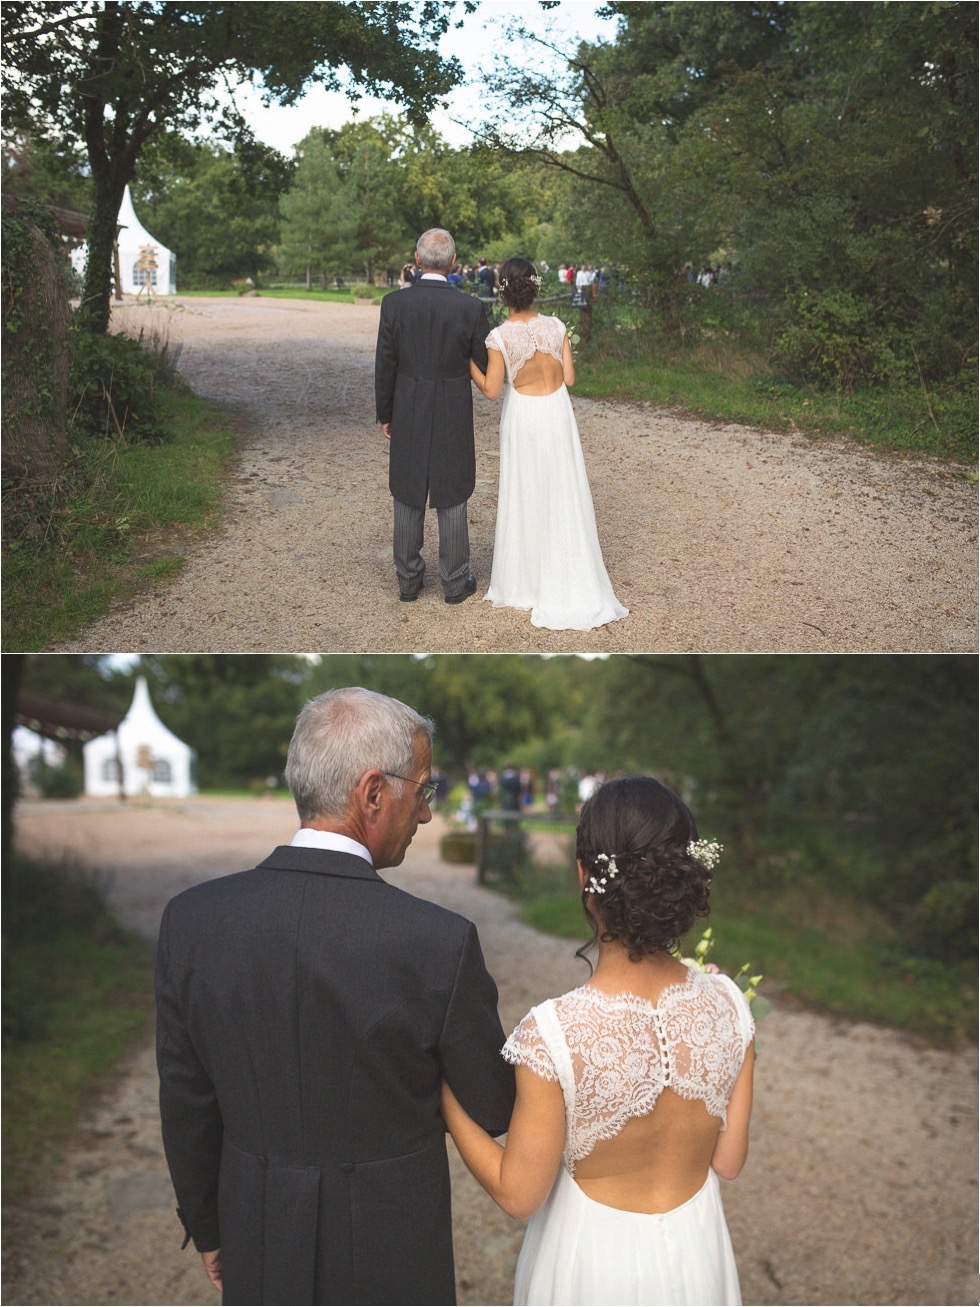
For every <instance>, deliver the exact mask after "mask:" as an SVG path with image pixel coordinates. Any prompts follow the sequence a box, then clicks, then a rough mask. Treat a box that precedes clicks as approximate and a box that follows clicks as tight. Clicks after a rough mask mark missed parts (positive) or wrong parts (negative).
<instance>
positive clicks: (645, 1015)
mask: <svg viewBox="0 0 980 1307" xmlns="http://www.w3.org/2000/svg"><path fill="white" fill-rule="evenodd" d="M753 1035H754V1025H753V1021H752V1017H751V1014H750V1012H749V1009H748V1004H747V1003H746V1001H745V999H744V997H743V995H742V994H741V991H740V990H739V989H738V987H737V986H736V985H735V984H734V983H733V982H732V981H731V980H729V979H728V977H727V976H721V975H712V974H706V973H702V972H699V971H696V970H694V969H690V970H689V971H688V975H687V978H686V979H685V980H684V981H683V982H681V983H680V984H677V985H671V986H669V987H668V988H667V989H665V990H664V991H663V993H662V994H661V995H660V998H659V1000H658V1002H657V1004H656V1005H655V1006H654V1005H653V1004H651V1003H650V1002H648V1001H647V1000H646V999H643V998H639V997H638V996H636V995H634V994H619V995H615V996H610V995H607V994H603V993H601V991H599V990H596V989H594V988H592V987H591V986H588V985H585V986H582V988H580V989H577V990H573V991H572V992H571V993H569V994H565V995H563V996H562V997H561V998H558V999H553V1000H550V1001H549V1002H547V1003H542V1004H541V1005H540V1006H539V1007H536V1008H532V1009H531V1011H530V1012H529V1013H528V1015H527V1016H526V1017H525V1018H524V1020H523V1021H522V1022H521V1023H520V1024H519V1025H518V1027H517V1028H516V1030H515V1031H514V1033H513V1034H512V1035H511V1036H510V1038H509V1039H508V1041H507V1043H506V1044H505V1045H504V1049H503V1054H504V1057H505V1058H507V1060H508V1061H510V1062H513V1063H515V1064H517V1063H520V1064H522V1065H525V1066H527V1067H529V1068H530V1069H531V1070H532V1071H533V1072H535V1074H536V1075H539V1076H541V1077H542V1078H543V1079H545V1080H552V1081H557V1082H558V1084H559V1085H560V1086H561V1090H562V1096H563V1098H564V1101H565V1117H566V1130H565V1149H564V1156H563V1165H562V1167H561V1170H560V1171H559V1173H558V1177H557V1179H556V1181H555V1184H554V1187H553V1189H552V1192H551V1194H550V1196H549V1198H548V1200H547V1202H546V1203H545V1204H544V1206H543V1207H541V1208H540V1210H539V1211H537V1212H536V1213H535V1214H534V1216H532V1217H531V1220H530V1221H529V1223H528V1228H527V1233H526V1235H525V1239H524V1245H523V1247H522V1249H521V1254H520V1258H519V1260H518V1264H517V1277H516V1285H515V1291H514V1302H515V1303H535V1304H544V1303H549V1304H566V1307H571V1305H572V1304H592V1305H596V1304H620V1305H621V1307H625V1305H626V1304H654V1303H663V1304H668V1303H669V1304H697V1305H699V1307H709V1305H710V1304H730V1303H736V1304H737V1303H739V1302H741V1297H740V1293H739V1286H738V1271H737V1268H736V1265H735V1258H734V1254H733V1252H732V1247H731V1240H730V1239H729V1236H728V1227H727V1225H726V1223H725V1214H724V1210H723V1208H722V1204H721V1195H720V1192H719V1186H718V1180H717V1177H716V1176H715V1173H714V1172H713V1171H710V1172H709V1174H708V1178H707V1180H706V1181H705V1184H704V1186H703V1188H702V1189H701V1190H700V1191H699V1192H698V1193H697V1194H695V1195H694V1197H693V1198H691V1199H689V1200H688V1201H687V1202H686V1203H683V1204H682V1205H681V1206H680V1207H676V1208H674V1209H673V1210H672V1211H669V1212H665V1213H658V1214H652V1215H651V1214H647V1213H642V1212H629V1211H622V1210H620V1209H618V1208H612V1207H607V1206H605V1205H604V1204H602V1203H599V1202H596V1201H595V1200H593V1199H591V1198H589V1197H588V1195H587V1194H585V1193H584V1192H583V1191H582V1190H581V1189H580V1188H579V1186H578V1185H577V1184H576V1182H575V1179H574V1172H575V1165H576V1162H579V1161H581V1160H582V1159H583V1158H585V1157H588V1156H589V1154H590V1153H591V1152H592V1150H593V1149H594V1148H595V1146H596V1144H598V1143H599V1142H601V1141H602V1140H607V1139H613V1138H615V1136H616V1135H618V1134H619V1133H620V1131H622V1129H623V1127H624V1126H625V1125H626V1123H627V1122H628V1121H629V1120H631V1119H633V1118H635V1117H642V1116H647V1115H648V1114H649V1113H650V1112H652V1111H653V1109H654V1108H655V1107H656V1104H657V1100H658V1099H659V1097H660V1094H661V1093H662V1092H663V1090H664V1089H667V1088H669V1089H671V1090H673V1092H674V1093H675V1094H678V1095H679V1096H680V1097H682V1098H685V1099H690V1100H698V1099H699V1100H700V1101H702V1102H703V1103H704V1105H705V1108H706V1110H707V1111H708V1112H709V1113H710V1114H711V1115H712V1116H716V1117H718V1118H719V1119H720V1120H721V1121H722V1124H723V1126H724V1121H725V1114H726V1110H727V1106H728V1100H729V1097H730V1096H731V1092H732V1088H733V1087H734V1084H735V1081H736V1079H737V1077H738V1073H739V1071H740V1070H741V1066H742V1062H743V1060H744V1058H745V1052H746V1049H747V1048H748V1046H749V1044H750V1042H751V1040H752V1038H753Z"/></svg>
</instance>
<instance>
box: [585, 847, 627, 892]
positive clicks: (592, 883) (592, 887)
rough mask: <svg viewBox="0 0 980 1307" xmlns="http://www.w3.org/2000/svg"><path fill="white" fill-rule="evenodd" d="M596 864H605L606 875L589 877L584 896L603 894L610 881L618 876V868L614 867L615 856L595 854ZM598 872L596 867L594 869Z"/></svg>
mask: <svg viewBox="0 0 980 1307" xmlns="http://www.w3.org/2000/svg"><path fill="white" fill-rule="evenodd" d="M595 860H596V862H597V863H600V862H604V863H605V864H606V874H605V875H604V876H598V877H596V876H590V877H589V883H588V885H586V887H585V892H586V894H605V892H606V886H607V885H608V884H609V882H610V881H611V880H615V879H616V877H617V876H618V875H619V868H618V867H617V866H616V858H615V855H613V856H612V857H610V856H609V854H608V853H597V854H596V859H595ZM596 870H597V871H598V867H596Z"/></svg>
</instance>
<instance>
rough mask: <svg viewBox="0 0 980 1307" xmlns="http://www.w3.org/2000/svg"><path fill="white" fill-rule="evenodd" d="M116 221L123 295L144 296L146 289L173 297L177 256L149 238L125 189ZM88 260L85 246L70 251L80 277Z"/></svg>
mask: <svg viewBox="0 0 980 1307" xmlns="http://www.w3.org/2000/svg"><path fill="white" fill-rule="evenodd" d="M117 221H118V223H119V226H120V228H121V230H120V232H119V241H118V245H119V263H118V268H119V277H120V286H119V289H120V290H121V291H122V293H123V294H125V295H140V294H143V295H145V294H146V293H147V288H149V291H150V292H151V293H152V294H154V295H176V294H177V256H176V254H174V253H173V251H172V250H168V249H167V248H166V247H165V246H164V245H161V244H160V242H159V241H158V240H157V239H156V237H155V236H151V235H150V233H149V232H148V231H147V230H146V228H145V227H144V226H143V224H142V223H141V222H140V220H139V218H137V216H136V210H135V209H134V208H133V198H132V196H131V195H130V193H129V187H128V186H127V187H126V191H125V193H124V195H123V201H122V204H121V205H120V207H119V217H118V219H117ZM87 258H88V246H87V245H80V246H79V247H78V248H77V249H75V250H73V251H72V255H71V261H72V266H73V267H74V269H75V271H76V272H77V273H79V274H80V275H81V274H83V273H84V272H85V262H86V260H87Z"/></svg>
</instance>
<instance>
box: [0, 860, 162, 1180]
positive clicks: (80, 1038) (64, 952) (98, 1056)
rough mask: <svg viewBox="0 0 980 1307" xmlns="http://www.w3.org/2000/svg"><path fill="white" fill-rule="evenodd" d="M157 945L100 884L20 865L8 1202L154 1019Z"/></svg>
mask: <svg viewBox="0 0 980 1307" xmlns="http://www.w3.org/2000/svg"><path fill="white" fill-rule="evenodd" d="M152 958H153V950H152V946H151V945H150V943H149V942H148V941H146V940H142V939H138V938H136V937H135V936H133V935H131V934H129V933H128V932H126V931H125V930H123V929H122V927H121V926H119V924H118V923H117V922H116V920H115V918H114V917H113V916H112V914H111V913H110V912H109V910H108V908H107V907H106V905H105V901H104V896H103V894H102V893H101V891H100V889H99V887H98V886H97V885H96V884H95V883H94V882H93V881H92V879H91V878H88V877H86V876H84V875H83V874H82V873H81V872H80V871H78V870H77V869H73V868H71V867H68V866H66V865H60V866H59V865H52V864H43V863H28V862H24V861H18V862H17V866H16V870H15V871H14V872H13V873H12V875H11V878H10V881H9V884H8V885H7V886H5V890H4V908H3V1044H4V1050H3V1121H4V1131H3V1175H4V1201H5V1202H9V1201H11V1200H13V1199H16V1198H17V1197H18V1195H20V1194H22V1193H23V1191H24V1190H25V1189H26V1188H27V1186H28V1185H29V1183H30V1181H31V1178H32V1175H33V1174H34V1171H35V1168H36V1166H37V1163H38V1161H39V1159H40V1158H41V1157H43V1156H44V1155H45V1154H46V1153H49V1152H50V1151H51V1150H52V1149H54V1148H57V1147H58V1145H59V1144H60V1143H61V1142H62V1141H63V1140H64V1139H66V1138H67V1136H68V1134H69V1132H70V1130H71V1129H72V1127H73V1126H74V1125H75V1124H76V1123H77V1121H78V1118H79V1115H80V1113H81V1112H82V1111H83V1110H84V1109H85V1108H86V1107H87V1106H88V1105H89V1104H90V1102H91V1101H92V1100H93V1096H94V1094H95V1093H96V1092H97V1091H98V1089H99V1088H101V1087H102V1086H103V1085H104V1084H105V1082H106V1080H107V1078H108V1077H109V1076H110V1075H111V1074H112V1072H113V1071H114V1069H115V1068H116V1066H117V1065H118V1063H119V1060H120V1058H121V1057H122V1056H123V1055H124V1054H125V1053H126V1052H128V1051H129V1050H130V1049H131V1048H133V1047H134V1046H135V1044H136V1043H137V1042H138V1041H139V1040H140V1039H141V1038H142V1037H144V1036H145V1035H146V1033H147V1031H148V1030H149V1028H150V1025H151V1022H152V1016H153V986H152Z"/></svg>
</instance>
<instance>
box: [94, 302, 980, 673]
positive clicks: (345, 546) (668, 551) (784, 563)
mask: <svg viewBox="0 0 980 1307" xmlns="http://www.w3.org/2000/svg"><path fill="white" fill-rule="evenodd" d="M377 321H378V310H377V309H376V308H375V307H373V306H369V305H337V304H323V303H304V302H299V301H287V300H271V299H261V298H245V299H240V300H227V299H225V300H221V299H210V300H209V299H189V300H186V301H179V300H178V301H176V302H175V303H172V304H170V306H169V307H163V302H162V301H158V302H157V304H156V305H155V306H154V307H153V308H147V307H146V306H144V305H139V306H137V305H135V304H132V303H127V304H124V305H121V306H118V307H116V308H115V309H114V314H113V327H114V329H117V330H126V331H129V332H132V333H133V334H136V333H138V332H139V331H140V330H141V329H146V330H148V331H149V332H151V333H152V332H159V333H160V334H162V335H167V334H169V338H170V341H171V343H172V344H176V343H178V342H179V343H181V345H182V347H183V355H182V358H181V362H180V369H181V372H182V373H183V375H184V376H185V377H186V378H187V379H188V381H189V382H190V383H191V384H192V386H193V387H194V389H195V390H196V391H197V392H198V393H199V394H201V395H203V396H206V397H208V398H210V399H214V400H219V401H221V402H222V403H223V404H229V405H232V406H234V407H235V408H236V409H237V410H238V412H239V414H240V421H241V429H242V437H243V438H242V449H241V457H240V459H239V461H238V464H237V467H236V469H235V470H234V472H233V474H232V476H231V480H230V484H229V486H228V490H227V500H226V514H225V519H224V522H223V525H222V527H221V529H220V530H219V531H217V532H216V533H215V534H214V535H213V537H212V538H210V539H207V540H204V541H201V542H199V543H196V544H194V545H193V546H191V547H189V548H188V551H187V559H186V567H185V569H184V571H183V573H182V574H181V575H180V576H179V577H178V578H177V579H176V580H175V581H174V582H173V583H172V584H170V585H165V586H163V587H162V588H160V589H158V590H157V591H156V592H155V593H154V594H152V595H151V596H149V597H148V598H146V599H144V600H141V601H140V602H138V603H136V604H134V605H132V606H130V607H128V608H125V609H120V610H119V611H116V612H113V613H112V614H111V615H110V616H109V617H107V618H105V619H104V620H102V621H100V622H97V623H96V624H94V625H93V626H91V627H90V628H89V629H87V630H86V631H84V632H83V633H82V634H81V636H80V637H79V638H78V639H77V640H75V641H74V642H73V643H72V644H71V645H70V648H71V649H73V650H78V651H80V652H105V651H107V650H113V651H119V652H143V653H166V652H192V651H201V650H212V651H232V652H234V651H239V652H256V651H267V650H291V651H296V652H300V651H302V652H312V651H319V652H326V651H333V652H348V651H353V652H433V653H436V652H494V651H501V652H521V653H526V652H542V653H555V652H562V651H574V652H579V651H582V652H636V651H638V650H639V651H672V652H688V651H695V652H704V653H713V652H804V651H812V652H817V653H820V652H839V651H854V652H858V651H905V652H972V651H974V650H975V649H976V648H977V634H976V616H977V586H976V575H977V555H976V542H977V531H976V526H977V501H976V492H975V487H974V486H973V485H972V484H970V482H969V481H968V480H967V479H966V478H965V473H966V471H967V470H966V469H963V468H954V467H949V466H943V465H939V464H932V463H926V462H923V461H916V460H912V459H897V458H885V457H880V456H876V455H872V454H868V453H864V452H861V451H860V450H858V449H856V448H855V447H853V446H850V445H847V444H844V443H843V442H839V441H813V440H807V439H805V438H803V437H802V436H799V435H793V434H780V435H776V434H772V433H770V432H766V431H761V430H756V429H751V428H746V427H739V426H734V425H724V424H720V423H708V422H701V421H696V420H692V419H690V418H686V417H684V416H682V415H679V414H677V413H675V412H673V411H670V410H667V409H659V408H654V407H653V406H651V405H649V404H622V403H609V402H595V401H587V400H581V399H576V400H575V408H576V412H577V415H578V420H579V426H580V429H581V433H582V443H583V448H584V451H585V457H586V463H587V466H588V469H589V475H590V479H591V484H592V492H593V498H594V500H595V504H596V511H597V516H598V521H599V534H600V539H601V542H602V546H603V551H604V555H605V560H606V565H607V568H608V570H609V574H610V577H611V578H612V582H613V587H614V589H615V591H616V593H617V595H618V597H619V599H620V600H621V601H622V602H623V603H624V604H625V605H626V606H627V607H628V608H629V609H630V616H629V617H628V618H626V619H625V620H623V621H619V622H615V623H613V624H612V625H611V626H608V627H604V628H602V629H601V630H599V631H594V632H586V633H580V632H547V631H539V630H536V629H535V628H533V627H532V626H531V625H530V623H529V620H528V615H527V614H526V613H523V612H518V611H515V610H502V609H498V610H494V609H493V608H492V607H491V605H489V604H485V603H482V602H481V597H482V595H483V594H484V593H485V592H486V587H487V583H488V581H489V576H490V564H491V560H492V548H493V528H494V514H495V505H496V493H497V466H498V463H497V421H498V414H499V406H497V405H491V404H489V403H487V402H486V401H485V400H483V399H482V398H479V397H477V399H478V402H477V406H476V407H477V487H476V491H475V493H474V495H473V498H472V499H471V500H470V513H469V516H470V532H471V544H472V566H473V570H474V571H475V573H476V574H477V577H478V580H479V583H480V586H479V589H478V591H477V595H476V597H475V598H474V599H471V600H469V601H468V602H466V603H464V604H461V605H458V606H455V607H454V606H448V605H446V604H444V603H443V602H442V595H441V593H440V591H439V588H438V585H437V584H436V582H435V568H434V566H433V567H432V568H431V569H430V584H429V585H427V588H426V591H425V592H424V594H423V596H422V598H421V600H420V601H419V602H417V603H415V604H400V603H398V600H397V591H396V585H395V580H394V574H393V570H392V564H391V543H390V540H391V527H390V522H391V499H390V496H389V493H388V478H387V445H386V443H385V441H384V439H383V437H382V436H381V435H380V432H379V428H378V427H377V425H376V424H375V422H374V401H373V359H374V342H375V336H376V332H377ZM434 525H435V524H434V519H433V521H432V525H431V527H430V528H428V531H427V534H428V537H429V545H430V547H429V549H428V556H429V558H430V562H432V561H434V558H435V549H434V540H435V531H434Z"/></svg>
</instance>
